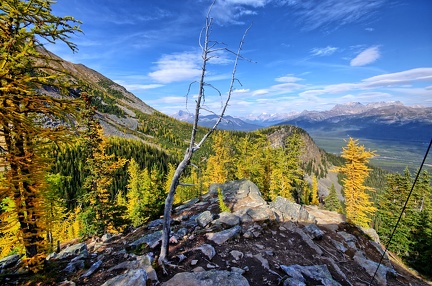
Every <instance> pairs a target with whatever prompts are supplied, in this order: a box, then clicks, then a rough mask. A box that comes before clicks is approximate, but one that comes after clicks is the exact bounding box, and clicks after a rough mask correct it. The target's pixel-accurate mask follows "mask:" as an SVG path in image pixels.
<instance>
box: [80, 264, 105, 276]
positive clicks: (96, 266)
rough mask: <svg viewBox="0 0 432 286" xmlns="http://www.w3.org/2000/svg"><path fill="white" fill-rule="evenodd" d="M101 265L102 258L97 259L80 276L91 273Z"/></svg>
mask: <svg viewBox="0 0 432 286" xmlns="http://www.w3.org/2000/svg"><path fill="white" fill-rule="evenodd" d="M101 265H102V260H98V261H96V262H95V263H93V264H92V266H90V269H89V270H87V271H86V272H85V273H84V274H83V275H81V277H89V276H90V275H92V274H93V273H94V272H95V271H96V270H98V268H99V267H100V266H101Z"/></svg>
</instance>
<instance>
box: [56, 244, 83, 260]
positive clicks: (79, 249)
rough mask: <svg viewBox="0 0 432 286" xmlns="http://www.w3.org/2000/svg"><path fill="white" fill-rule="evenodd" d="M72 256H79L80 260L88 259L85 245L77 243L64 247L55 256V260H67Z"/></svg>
mask: <svg viewBox="0 0 432 286" xmlns="http://www.w3.org/2000/svg"><path fill="white" fill-rule="evenodd" d="M72 256H80V257H82V258H87V257H88V250H87V245H86V244H85V243H78V244H74V245H72V246H69V247H66V248H65V249H63V250H62V251H60V253H59V254H58V255H57V256H56V258H57V259H64V258H69V257H72Z"/></svg>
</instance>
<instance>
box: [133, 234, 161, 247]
mask: <svg viewBox="0 0 432 286" xmlns="http://www.w3.org/2000/svg"><path fill="white" fill-rule="evenodd" d="M160 241H162V230H159V231H156V232H153V233H150V234H147V235H145V236H143V237H141V238H138V239H137V240H135V241H133V242H131V243H130V244H129V246H130V247H133V248H135V247H138V246H140V245H142V244H144V243H145V244H147V245H148V246H149V247H150V248H154V247H156V246H157V245H158V244H159V242H160Z"/></svg>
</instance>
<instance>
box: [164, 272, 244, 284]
mask: <svg viewBox="0 0 432 286" xmlns="http://www.w3.org/2000/svg"><path fill="white" fill-rule="evenodd" d="M162 285H163V286H178V285H181V286H219V285H224V286H249V282H248V281H247V280H246V278H244V277H243V276H242V275H241V274H240V273H237V272H230V271H226V270H220V271H218V270H210V271H201V272H183V273H178V274H176V275H175V276H174V277H173V278H171V279H170V280H168V281H167V282H165V283H163V284H162Z"/></svg>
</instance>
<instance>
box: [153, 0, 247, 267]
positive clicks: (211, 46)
mask: <svg viewBox="0 0 432 286" xmlns="http://www.w3.org/2000/svg"><path fill="white" fill-rule="evenodd" d="M214 3H215V1H213V3H212V5H211V6H210V9H209V11H208V14H207V17H206V24H205V27H204V28H203V31H202V33H201V36H200V46H201V50H202V55H201V57H202V67H201V69H202V71H201V78H200V81H199V92H198V98H197V99H196V105H195V117H194V122H193V127H192V134H191V139H190V142H189V147H188V148H187V149H186V152H185V155H184V158H183V160H182V161H181V162H180V164H179V165H178V166H177V169H176V171H175V173H174V176H173V178H172V181H171V185H170V190H169V193H168V195H167V198H166V200H165V209H164V223H163V229H162V232H163V234H162V247H161V251H160V255H159V259H158V262H159V265H161V266H164V265H165V264H166V263H167V262H168V261H167V256H168V243H169V235H170V225H171V211H172V205H173V201H174V195H175V192H176V189H177V186H178V185H179V184H180V175H181V174H182V173H183V171H184V170H185V169H186V167H187V166H188V165H189V164H190V160H191V158H192V156H193V154H194V153H195V151H197V150H198V149H199V148H200V147H201V145H202V144H203V143H204V142H205V141H206V139H207V138H208V137H209V136H210V135H211V134H212V133H213V132H214V131H215V130H216V128H217V126H218V125H219V123H220V122H221V121H222V118H223V117H224V115H225V111H226V109H227V107H228V103H229V101H230V98H231V94H232V92H233V90H234V83H235V82H236V80H237V79H236V78H235V74H236V70H237V64H238V61H239V59H241V58H242V57H241V56H240V52H241V50H242V46H243V43H244V39H245V37H246V34H247V32H248V30H249V28H250V27H249V28H248V29H246V31H245V33H244V34H243V37H242V39H241V41H240V44H239V47H238V50H237V52H232V53H233V54H234V55H235V61H234V64H233V70H232V75H231V81H230V86H229V90H228V95H227V98H226V100H225V102H224V103H223V106H222V110H221V112H220V114H219V117H218V119H217V121H216V123H215V124H214V126H213V127H212V128H211V129H210V130H209V131H208V132H207V133H206V134H205V135H204V136H203V138H202V139H201V140H200V141H198V140H197V138H196V133H197V128H198V120H199V114H200V111H201V109H202V108H203V107H202V101H203V99H204V90H205V87H206V86H210V87H212V86H211V85H210V84H207V83H206V82H205V75H206V67H207V62H208V61H209V60H211V59H212V58H214V57H216V56H215V55H212V54H213V53H215V52H217V51H220V50H226V51H229V52H231V51H230V50H227V49H225V48H222V49H221V48H217V47H216V45H217V42H213V43H211V42H210V39H209V37H210V32H211V26H212V21H213V19H212V18H211V17H210V12H211V10H212V7H213V5H214ZM197 141H198V143H197Z"/></svg>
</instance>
